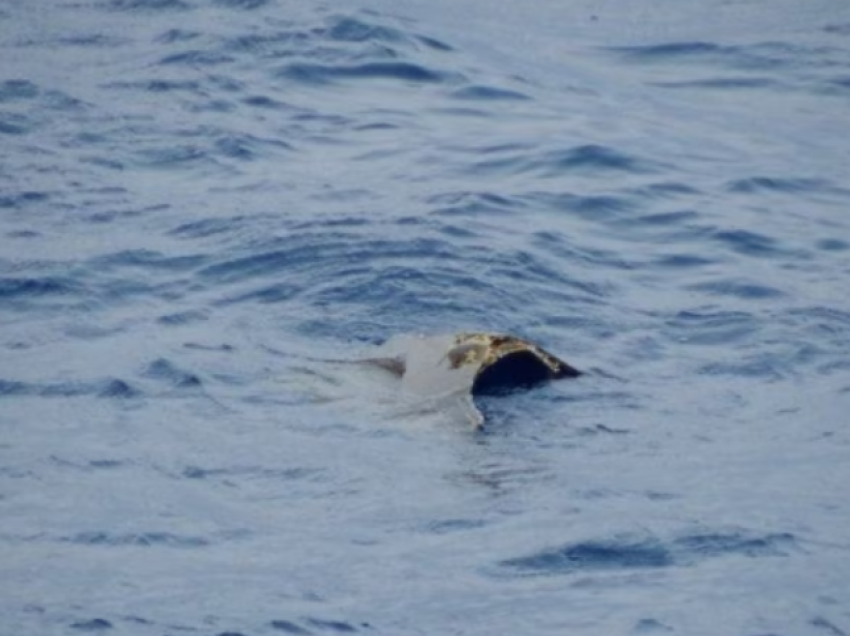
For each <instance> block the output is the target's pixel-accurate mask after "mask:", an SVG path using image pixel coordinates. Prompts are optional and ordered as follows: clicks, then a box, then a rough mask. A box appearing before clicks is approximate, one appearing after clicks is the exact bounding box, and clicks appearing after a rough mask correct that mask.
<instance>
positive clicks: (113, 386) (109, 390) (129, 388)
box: [97, 379, 142, 400]
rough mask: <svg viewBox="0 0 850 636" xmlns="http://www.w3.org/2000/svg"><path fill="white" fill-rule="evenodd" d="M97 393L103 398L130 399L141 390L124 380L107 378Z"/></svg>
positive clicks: (136, 395) (137, 395) (139, 394)
mask: <svg viewBox="0 0 850 636" xmlns="http://www.w3.org/2000/svg"><path fill="white" fill-rule="evenodd" d="M97 395H98V396H99V397H104V398H116V399H122V400H123V399H130V398H135V397H139V396H141V395H142V391H141V390H139V389H137V388H136V387H134V386H133V385H131V384H129V383H128V382H125V381H124V380H120V379H114V380H107V381H105V382H104V383H103V386H102V387H101V389H100V390H99V391H98V393H97Z"/></svg>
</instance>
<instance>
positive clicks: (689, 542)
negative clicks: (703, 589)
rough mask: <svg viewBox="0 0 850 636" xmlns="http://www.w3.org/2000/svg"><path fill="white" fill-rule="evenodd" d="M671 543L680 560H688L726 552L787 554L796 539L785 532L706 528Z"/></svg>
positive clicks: (794, 546) (755, 555) (794, 547)
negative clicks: (761, 532) (749, 531)
mask: <svg viewBox="0 0 850 636" xmlns="http://www.w3.org/2000/svg"><path fill="white" fill-rule="evenodd" d="M673 545H674V546H675V550H676V552H677V553H679V554H680V560H682V561H685V562H691V561H698V560H701V559H704V558H709V557H718V556H727V555H737V556H745V557H765V556H787V555H788V554H789V553H791V552H793V551H796V549H797V540H796V538H795V537H794V535H793V534H791V533H788V532H778V533H772V534H766V535H753V534H751V533H747V532H708V533H704V534H701V533H696V534H690V535H686V536H683V537H680V538H677V539H675V540H674V542H673Z"/></svg>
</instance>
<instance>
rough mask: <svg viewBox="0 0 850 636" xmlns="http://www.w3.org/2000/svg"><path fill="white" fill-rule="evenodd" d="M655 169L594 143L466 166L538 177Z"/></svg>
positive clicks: (485, 171) (484, 171) (486, 171)
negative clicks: (531, 174) (529, 174)
mask: <svg viewBox="0 0 850 636" xmlns="http://www.w3.org/2000/svg"><path fill="white" fill-rule="evenodd" d="M655 170H656V168H655V166H654V164H653V163H652V162H650V161H648V160H644V159H639V158H637V157H633V156H630V155H627V154H625V153H622V152H619V151H617V150H614V149H613V148H609V147H607V146H601V145H598V144H586V145H582V146H576V147H574V148H568V149H565V150H549V151H544V152H539V151H538V152H534V153H533V154H526V153H523V154H514V155H513V156H505V157H500V158H498V159H486V160H483V161H476V162H473V163H472V164H471V165H470V166H469V167H468V168H466V171H468V172H471V173H473V174H476V175H506V174H525V173H533V174H537V175H540V176H542V177H559V176H563V175H564V174H565V173H576V174H582V175H588V176H598V177H603V176H610V174H611V173H612V172H613V173H617V172H628V173H633V174H647V173H650V172H653V171H655Z"/></svg>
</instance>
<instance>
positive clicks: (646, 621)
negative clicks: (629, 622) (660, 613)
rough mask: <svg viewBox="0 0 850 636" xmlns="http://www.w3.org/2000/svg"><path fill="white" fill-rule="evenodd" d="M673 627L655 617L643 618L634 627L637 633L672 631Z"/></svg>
mask: <svg viewBox="0 0 850 636" xmlns="http://www.w3.org/2000/svg"><path fill="white" fill-rule="evenodd" d="M672 631H673V628H672V627H670V626H668V625H665V624H664V623H662V622H660V621H657V620H655V619H654V618H642V619H641V620H639V621H638V622H637V623H636V624H635V626H634V627H633V628H632V632H633V633H635V634H658V633H666V632H672Z"/></svg>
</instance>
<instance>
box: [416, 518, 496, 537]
mask: <svg viewBox="0 0 850 636" xmlns="http://www.w3.org/2000/svg"><path fill="white" fill-rule="evenodd" d="M486 525H487V523H486V522H485V521H483V520H481V519H444V520H442V521H432V522H430V523H429V524H427V526H426V528H425V530H426V532H428V533H429V534H452V533H455V532H465V531H467V530H476V529H478V528H483V527H484V526H486Z"/></svg>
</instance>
